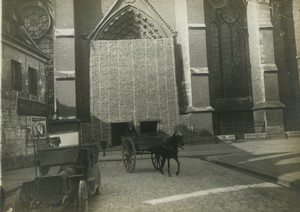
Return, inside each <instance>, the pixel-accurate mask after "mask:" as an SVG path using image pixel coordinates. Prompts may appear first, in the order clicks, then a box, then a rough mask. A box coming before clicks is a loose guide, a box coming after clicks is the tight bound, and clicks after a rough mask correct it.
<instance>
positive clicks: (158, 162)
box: [151, 152, 162, 170]
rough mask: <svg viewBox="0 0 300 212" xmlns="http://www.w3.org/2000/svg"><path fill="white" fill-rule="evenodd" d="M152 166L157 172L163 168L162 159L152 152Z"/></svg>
mask: <svg viewBox="0 0 300 212" xmlns="http://www.w3.org/2000/svg"><path fill="white" fill-rule="evenodd" d="M151 161H152V165H153V167H154V168H155V169H156V170H160V168H161V166H162V157H161V156H160V155H158V154H155V153H153V152H151Z"/></svg>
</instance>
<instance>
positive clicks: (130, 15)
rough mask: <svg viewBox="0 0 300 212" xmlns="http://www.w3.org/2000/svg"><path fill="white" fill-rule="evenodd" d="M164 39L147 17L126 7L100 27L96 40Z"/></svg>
mask: <svg viewBox="0 0 300 212" xmlns="http://www.w3.org/2000/svg"><path fill="white" fill-rule="evenodd" d="M163 37H166V36H165V35H164V33H163V32H162V30H161V29H160V27H159V26H157V24H156V23H155V21H154V20H152V19H151V17H149V16H148V15H146V14H145V13H143V12H142V11H139V10H138V9H136V8H134V7H131V6H129V7H126V8H124V9H123V10H121V11H119V12H118V13H117V14H116V15H114V16H113V17H111V18H110V20H109V21H108V22H107V23H106V24H105V25H104V26H103V27H102V29H101V31H100V32H99V33H98V36H97V40H120V39H156V38H163Z"/></svg>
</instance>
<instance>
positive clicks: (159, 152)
mask: <svg viewBox="0 0 300 212" xmlns="http://www.w3.org/2000/svg"><path fill="white" fill-rule="evenodd" d="M183 145H184V141H183V136H182V134H181V132H180V131H178V130H176V131H175V132H174V134H173V135H172V136H171V137H168V138H167V139H166V140H164V142H163V144H160V145H155V146H153V147H152V148H151V150H150V151H151V153H152V154H154V155H155V159H156V160H158V162H159V160H161V163H160V164H159V166H158V167H157V170H158V171H160V172H161V173H162V174H164V172H163V168H164V165H165V163H166V159H167V160H168V173H169V177H171V173H170V159H171V158H173V159H174V160H175V161H176V162H177V165H178V168H177V172H176V175H178V174H179V169H180V163H179V160H178V148H181V149H183V147H182V146H183Z"/></svg>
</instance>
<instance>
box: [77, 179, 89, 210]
mask: <svg viewBox="0 0 300 212" xmlns="http://www.w3.org/2000/svg"><path fill="white" fill-rule="evenodd" d="M88 207H89V200H88V191H87V186H86V183H85V181H84V180H80V182H79V186H78V212H87V211H88Z"/></svg>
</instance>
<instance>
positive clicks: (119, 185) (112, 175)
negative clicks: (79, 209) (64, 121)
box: [6, 158, 300, 212]
mask: <svg viewBox="0 0 300 212" xmlns="http://www.w3.org/2000/svg"><path fill="white" fill-rule="evenodd" d="M180 162H181V171H180V174H179V176H175V172H176V168H177V166H176V163H175V162H171V173H172V174H173V176H172V177H171V178H170V177H168V176H167V174H165V175H161V174H160V173H159V172H157V171H156V170H155V169H154V168H153V166H152V164H151V161H150V160H148V159H139V160H138V161H137V164H136V169H135V172H134V173H132V174H130V173H126V171H125V169H124V166H123V164H122V162H118V161H116V162H102V163H101V165H100V169H101V176H102V189H101V193H100V195H99V196H93V197H91V198H90V202H89V208H90V210H89V211H91V212H98V211H99V212H100V211H105V212H108V211H109V212H110V211H124V212H126V211H130V212H131V211H230V212H232V211H253V212H254V211H255V212H256V211H264V212H265V211H270V212H271V211H272V212H273V211H274V212H277V211H278V212H281V211H282V212H287V211H291V212H292V211H293V212H297V211H300V202H299V199H300V193H297V192H295V191H293V190H290V189H288V188H285V187H282V186H279V185H277V184H273V183H269V182H265V181H263V180H260V179H258V178H255V177H252V176H249V175H245V174H242V173H240V172H236V171H232V170H231V169H228V168H225V167H222V166H218V165H215V164H212V163H209V162H206V161H202V160H200V159H198V158H180ZM165 172H167V169H166V167H165ZM178 195H181V196H178ZM166 197H168V199H165V198H166ZM13 199H14V197H13V196H12V197H11V198H10V200H9V201H8V202H7V204H6V207H8V206H9V204H11V203H12V202H13ZM9 202H10V203H9ZM40 211H45V212H46V211H53V210H45V209H43V210H40ZM60 211H66V210H60ZM71 211H73V210H71Z"/></svg>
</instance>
